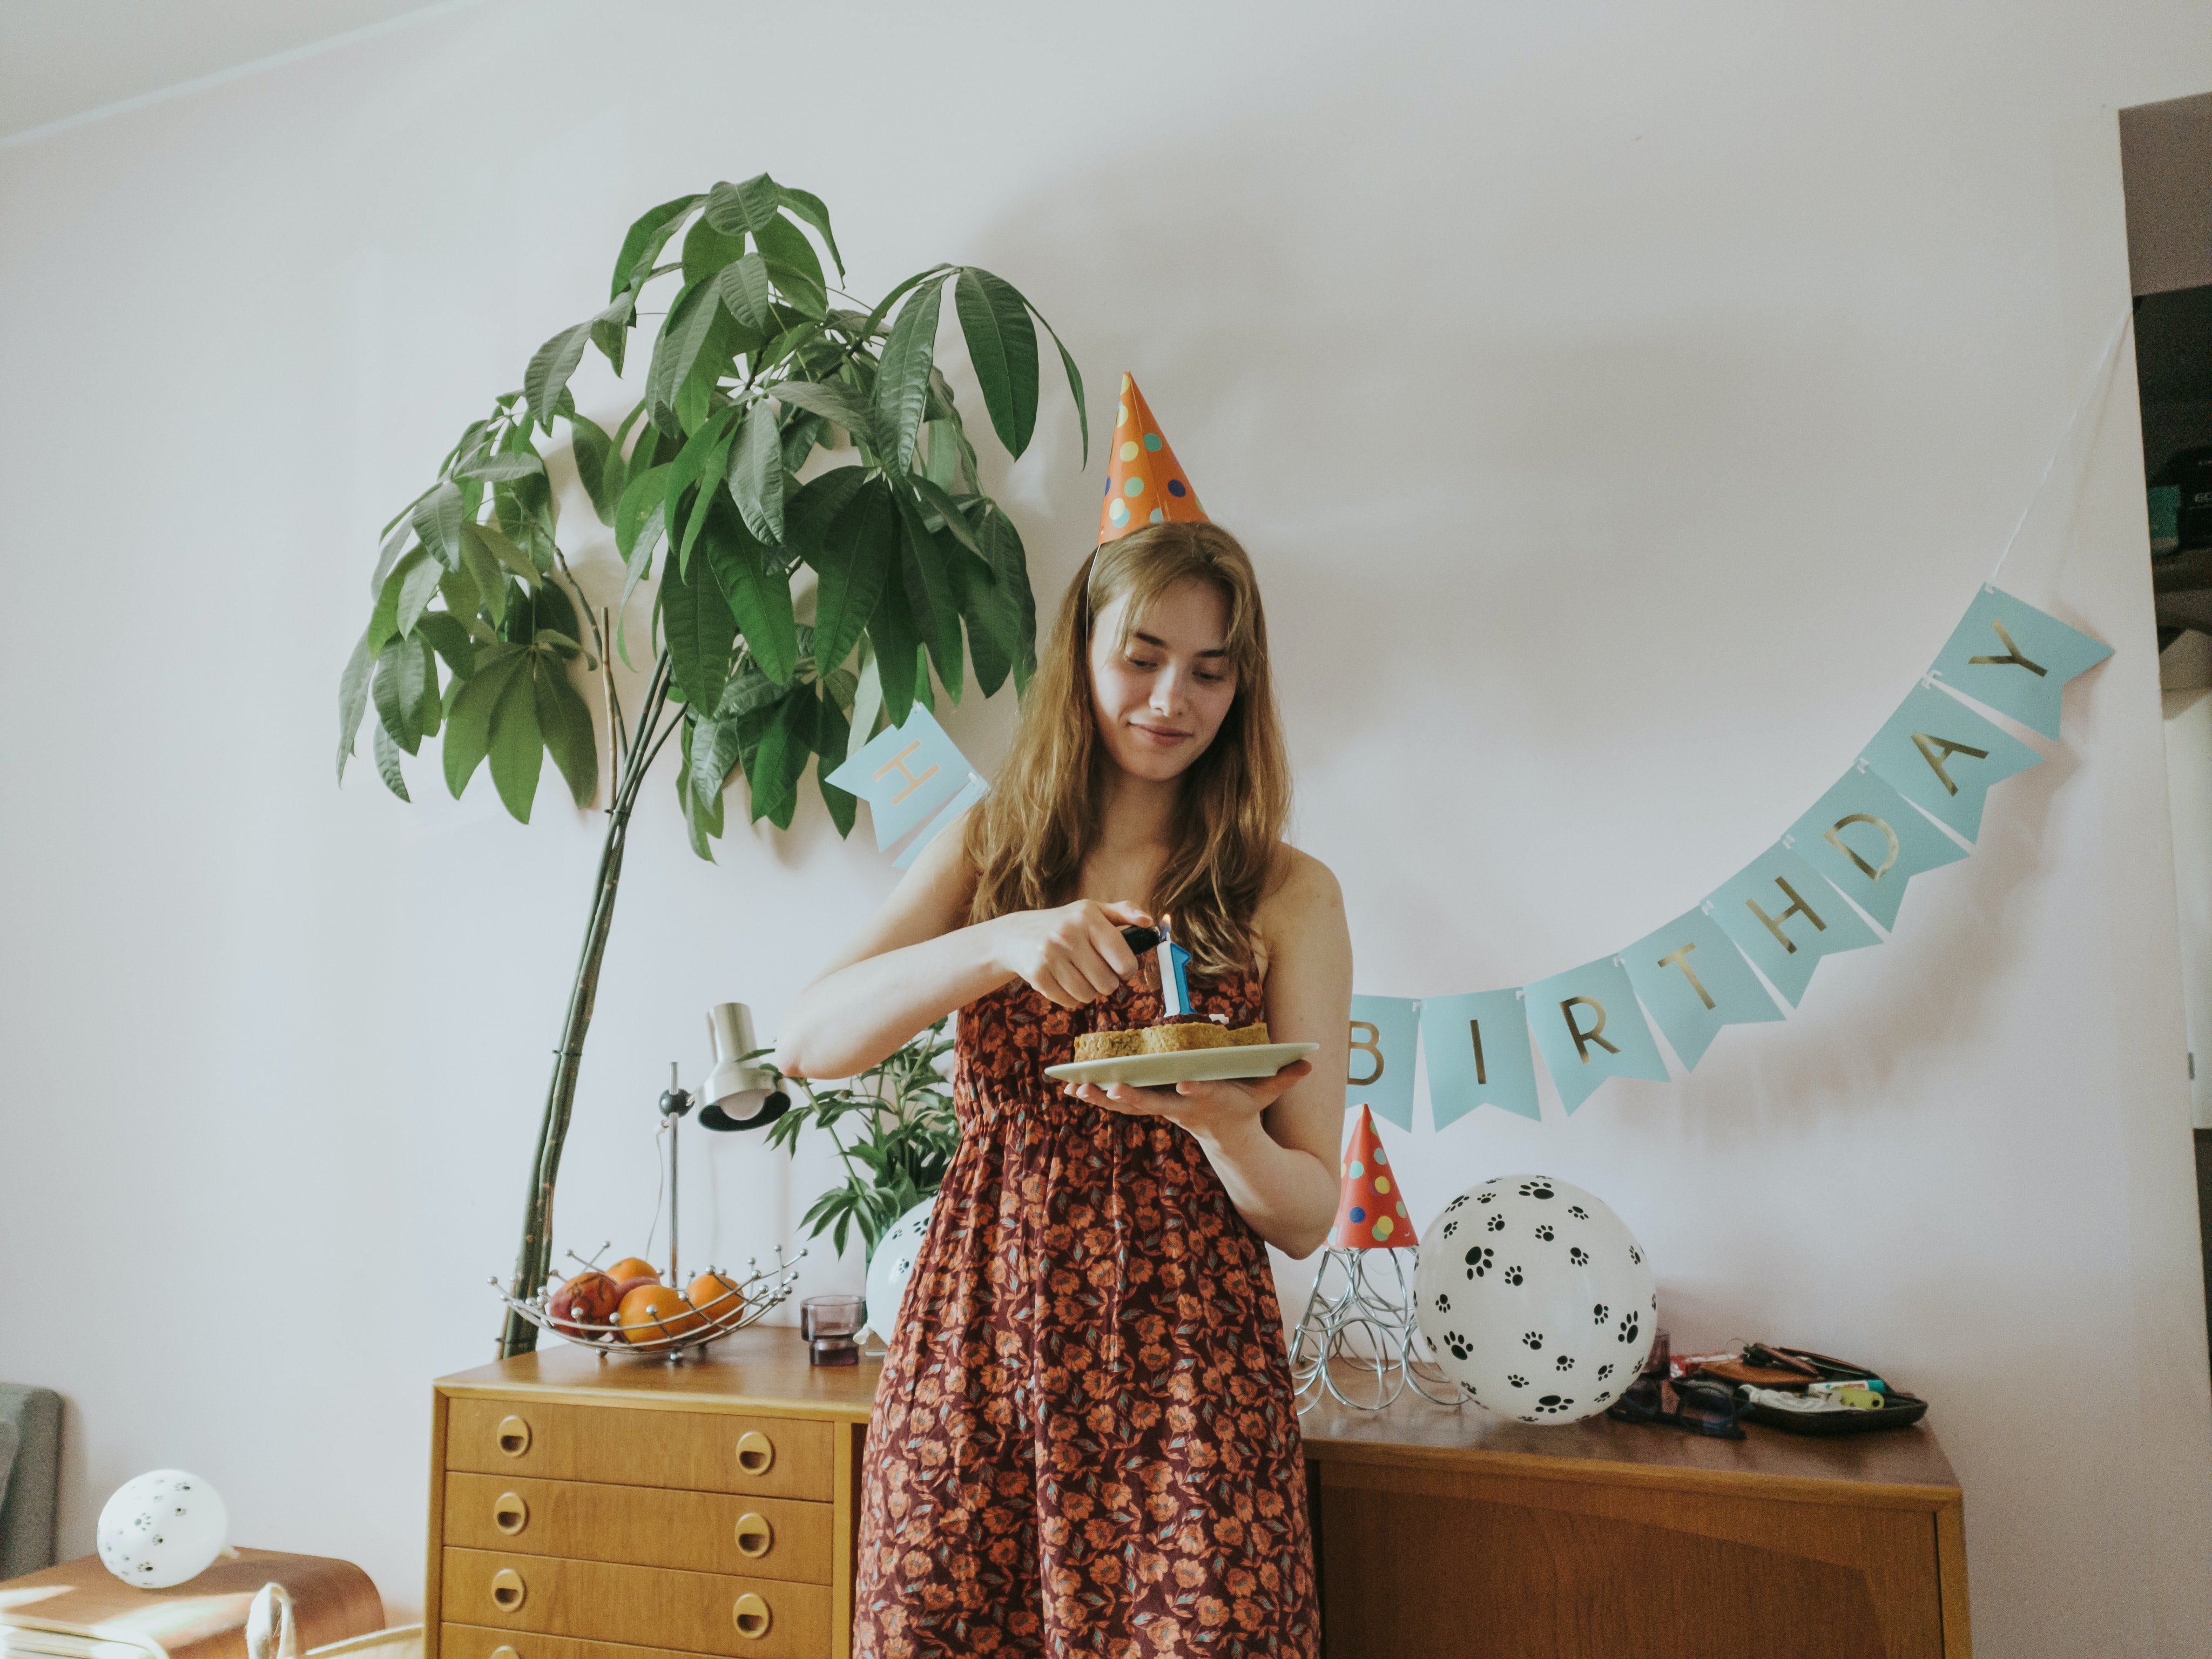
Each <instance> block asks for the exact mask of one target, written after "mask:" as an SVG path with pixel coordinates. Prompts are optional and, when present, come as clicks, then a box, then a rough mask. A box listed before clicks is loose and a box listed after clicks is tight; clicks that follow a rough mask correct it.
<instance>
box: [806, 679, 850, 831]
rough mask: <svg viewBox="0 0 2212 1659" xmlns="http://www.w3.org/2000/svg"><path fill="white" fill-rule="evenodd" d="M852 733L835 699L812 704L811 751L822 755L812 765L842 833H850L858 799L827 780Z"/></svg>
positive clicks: (842, 757) (841, 757) (843, 712)
mask: <svg viewBox="0 0 2212 1659" xmlns="http://www.w3.org/2000/svg"><path fill="white" fill-rule="evenodd" d="M851 735H852V734H851V728H850V725H849V723H848V721H847V720H846V718H845V711H844V710H843V709H842V708H839V707H838V706H837V701H836V698H834V697H830V696H823V698H821V699H820V700H819V701H818V702H817V704H816V706H815V715H814V752H815V753H816V754H817V755H819V756H820V757H822V758H821V760H820V761H819V762H818V763H817V764H816V766H815V769H814V775H815V779H816V781H817V782H818V783H820V785H821V786H822V804H823V805H824V806H826V807H828V808H829V821H830V822H831V823H834V824H836V826H837V834H838V835H839V836H841V837H842V836H849V835H851V834H852V833H853V818H854V809H855V808H856V807H857V806H858V805H859V802H858V801H856V800H855V799H854V798H853V797H852V796H851V795H849V794H848V793H846V792H845V791H844V790H842V789H840V788H839V787H837V786H836V784H834V783H832V782H830V781H829V774H830V773H832V772H834V771H836V769H837V765H838V763H839V762H841V761H842V760H843V759H844V758H845V750H846V748H847V746H848V744H849V743H850V741H851Z"/></svg>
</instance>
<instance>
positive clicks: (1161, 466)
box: [1098, 374, 1206, 545]
mask: <svg viewBox="0 0 2212 1659" xmlns="http://www.w3.org/2000/svg"><path fill="white" fill-rule="evenodd" d="M1205 520H1206V509H1205V508H1204V507H1200V505H1199V504H1198V492H1197V491H1196V490H1194V489H1192V488H1191V487H1190V480H1189V479H1188V478H1187V477H1184V476H1183V471H1182V462H1180V461H1178V460H1176V453H1175V451H1174V450H1172V449H1170V448H1169V447H1168V441H1167V440H1166V439H1165V438H1164V437H1162V436H1161V435H1160V423H1159V422H1158V421H1156V420H1154V419H1153V418H1152V410H1150V409H1148V408H1146V405H1145V394H1144V393H1143V392H1139V391H1138V390H1137V383H1136V381H1135V380H1133V379H1132V378H1131V377H1130V376H1128V375H1127V374H1124V375H1123V376H1122V377H1121V398H1120V400H1119V401H1118V402H1117V403H1116V404H1115V406H1114V446H1113V450H1112V452H1111V453H1110V455H1109V458H1108V465H1107V468H1106V499H1105V501H1103V503H1102V504H1101V505H1100V507H1099V508H1098V540H1099V542H1100V544H1102V545H1103V544H1105V543H1107V542H1110V541H1116V540H1119V539H1120V538H1121V537H1123V536H1126V535H1127V534H1128V533H1129V532H1131V531H1133V530H1142V529H1143V528H1144V527H1145V526H1146V525H1148V524H1173V523H1177V522H1182V523H1200V524H1202V523H1204V522H1205Z"/></svg>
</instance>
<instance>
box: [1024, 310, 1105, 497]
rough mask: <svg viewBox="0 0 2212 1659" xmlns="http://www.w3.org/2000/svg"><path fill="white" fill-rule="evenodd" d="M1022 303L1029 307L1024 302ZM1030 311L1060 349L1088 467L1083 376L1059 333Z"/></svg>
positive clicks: (1038, 313)
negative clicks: (1042, 324)
mask: <svg viewBox="0 0 2212 1659" xmlns="http://www.w3.org/2000/svg"><path fill="white" fill-rule="evenodd" d="M1022 303H1023V304H1024V305H1029V301H1026V300H1024V301H1023V302H1022ZM1030 310H1031V311H1033V312H1036V319H1037V321H1039V322H1041V323H1044V331H1045V332H1046V333H1048V334H1049V335H1051V336H1052V343H1053V344H1054V345H1055V346H1058V347H1059V348H1060V367H1061V368H1064V369H1066V371H1067V395H1068V396H1069V397H1071V398H1074V399H1075V429H1076V431H1077V432H1078V433H1079V434H1080V435H1081V436H1082V439H1083V464H1084V465H1085V466H1088V465H1091V411H1090V410H1087V409H1085V407H1084V404H1083V376H1082V374H1080V373H1079V371H1078V370H1077V368H1076V367H1075V359H1074V358H1073V356H1070V355H1069V352H1068V349H1067V348H1066V345H1064V344H1062V343H1061V342H1060V331H1059V330H1058V329H1056V328H1054V326H1053V325H1051V324H1050V323H1047V322H1045V316H1044V313H1042V311H1037V308H1036V307H1035V306H1030Z"/></svg>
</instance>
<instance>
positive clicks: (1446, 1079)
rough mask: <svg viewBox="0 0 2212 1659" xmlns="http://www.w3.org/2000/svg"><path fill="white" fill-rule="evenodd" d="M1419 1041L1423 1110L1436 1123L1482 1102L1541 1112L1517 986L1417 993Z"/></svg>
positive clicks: (1462, 1114)
mask: <svg viewBox="0 0 2212 1659" xmlns="http://www.w3.org/2000/svg"><path fill="white" fill-rule="evenodd" d="M1421 1047H1422V1048H1423V1049H1425V1051H1426V1052H1427V1054H1428V1056H1429V1111H1430V1114H1431V1115H1432V1116H1433V1117H1434V1118H1435V1119H1436V1125H1437V1127H1438V1128H1439V1129H1441V1128H1443V1127H1444V1126H1445V1125H1446V1124H1448V1123H1456V1122H1457V1121H1459V1120H1460V1119H1462V1118H1463V1117H1465V1116H1466V1115H1468V1113H1469V1112H1471V1111H1473V1110H1474V1109H1475V1108H1476V1107H1478V1106H1481V1105H1486V1104H1487V1105H1491V1106H1498V1107H1503V1108H1504V1109H1505V1110H1507V1111H1509V1112H1513V1113H1516V1114H1518V1115H1520V1116H1522V1117H1532V1118H1541V1117H1542V1116H1543V1115H1544V1114H1543V1111H1542V1109H1541V1108H1540V1107H1539V1106H1538V1105H1537V1103H1536V1060H1535V1057H1534V1054H1531V1053H1530V1052H1529V1049H1528V1019H1527V1018H1526V1017H1525V1016H1523V1014H1522V1012H1521V993H1520V992H1518V991H1469V992H1468V993H1466V994H1464V995H1462V996H1455V997H1425V998H1424V999H1422V1001H1421Z"/></svg>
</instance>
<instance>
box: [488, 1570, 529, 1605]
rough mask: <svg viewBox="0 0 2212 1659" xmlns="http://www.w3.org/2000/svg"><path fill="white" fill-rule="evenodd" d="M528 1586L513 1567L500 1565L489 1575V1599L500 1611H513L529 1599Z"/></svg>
mask: <svg viewBox="0 0 2212 1659" xmlns="http://www.w3.org/2000/svg"><path fill="white" fill-rule="evenodd" d="M529 1595H530V1586H529V1585H527V1584H526V1583H523V1582H522V1575H521V1574H520V1573H519V1572H517V1571H515V1570H514V1569H513V1567H501V1569H500V1570H499V1571H497V1572H495V1573H494V1574H492V1576H491V1599H492V1600H493V1601H495V1602H497V1603H498V1604H499V1610H500V1611H501V1613H513V1611H514V1610H515V1609H516V1608H517V1607H520V1606H521V1605H522V1604H523V1602H524V1601H526V1600H528V1599H529Z"/></svg>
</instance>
